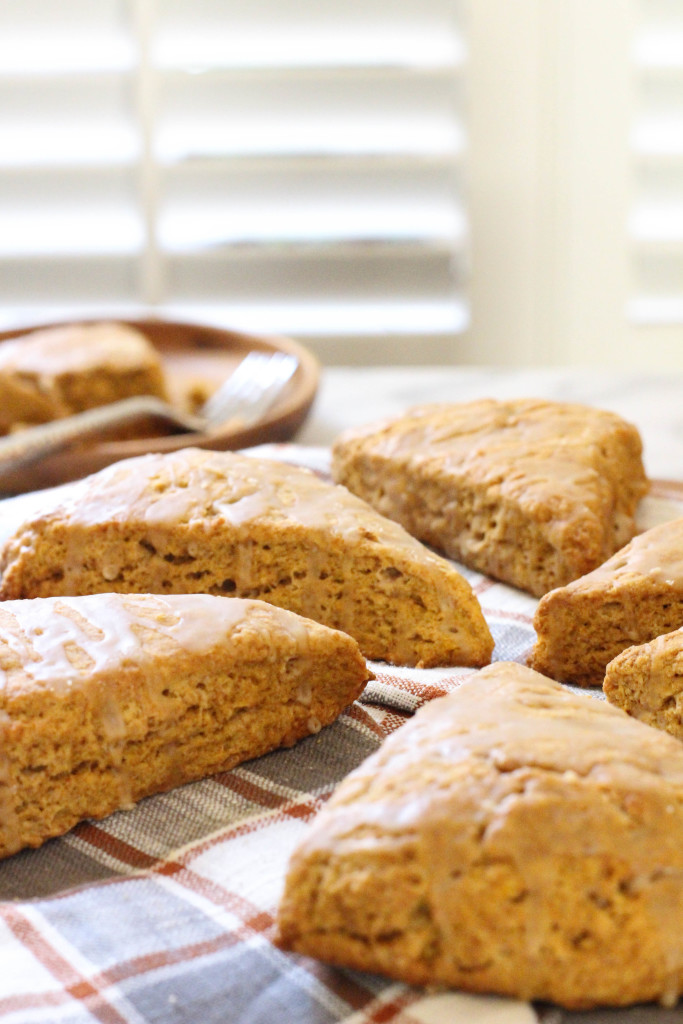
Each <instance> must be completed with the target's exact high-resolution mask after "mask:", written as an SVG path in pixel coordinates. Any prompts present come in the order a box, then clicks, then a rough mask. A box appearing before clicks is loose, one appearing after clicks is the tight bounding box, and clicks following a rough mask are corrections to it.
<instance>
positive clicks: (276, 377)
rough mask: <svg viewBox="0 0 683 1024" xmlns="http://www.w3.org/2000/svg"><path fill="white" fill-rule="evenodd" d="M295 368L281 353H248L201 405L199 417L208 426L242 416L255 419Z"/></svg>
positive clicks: (293, 362)
mask: <svg viewBox="0 0 683 1024" xmlns="http://www.w3.org/2000/svg"><path fill="white" fill-rule="evenodd" d="M297 365H298V360H297V359H296V357H295V356H291V355H288V354H286V353H284V352H275V353H272V354H271V353H263V352H250V353H249V354H248V355H247V356H245V358H244V359H243V360H242V362H241V363H240V364H239V366H238V367H237V369H236V370H235V371H234V372H233V373H232V374H231V376H230V377H229V378H228V379H227V380H226V381H225V382H224V384H223V385H222V386H221V387H220V388H219V389H218V391H216V392H215V393H214V394H213V395H212V396H211V397H210V398H209V399H208V400H207V401H206V403H205V404H204V406H203V407H202V409H201V412H200V415H201V416H203V417H204V418H205V419H206V420H207V421H209V422H210V423H217V422H221V421H223V420H226V419H229V418H233V417H236V416H240V415H241V416H242V418H243V419H244V420H245V422H249V423H250V422H254V421H255V420H257V419H258V418H259V417H260V416H261V415H262V413H263V412H264V411H265V409H266V408H267V407H268V405H269V404H270V403H271V402H272V400H273V399H274V397H275V396H276V394H277V392H278V391H279V390H280V389H281V388H282V387H283V386H284V384H286V382H287V381H288V380H289V378H290V377H291V376H292V374H293V373H294V371H295V370H296V368H297Z"/></svg>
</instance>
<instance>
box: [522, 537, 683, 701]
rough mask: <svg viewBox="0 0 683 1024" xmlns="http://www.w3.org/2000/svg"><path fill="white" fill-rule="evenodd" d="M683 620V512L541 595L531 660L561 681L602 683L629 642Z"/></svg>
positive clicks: (664, 630)
mask: <svg viewBox="0 0 683 1024" xmlns="http://www.w3.org/2000/svg"><path fill="white" fill-rule="evenodd" d="M681 625H683V519H676V520H673V521H671V522H668V523H662V524H661V525H660V526H655V527H653V528H652V529H651V530H647V531H646V532H645V533H641V534H639V535H638V536H637V537H634V539H633V540H632V541H631V542H630V544H627V545H626V547H624V548H623V549H622V550H621V551H618V552H617V553H616V555H614V556H613V557H612V558H610V559H608V560H607V561H606V562H605V563H604V565H601V566H600V567H599V568H597V569H594V570H593V572H591V573H588V574H587V575H586V576H582V577H581V578H580V579H578V580H575V581H574V582H573V583H570V584H568V585H567V586H566V587H559V588H558V589H557V590H553V591H551V593H549V594H546V595H545V597H543V598H542V599H541V601H540V602H539V605H538V608H537V609H536V614H535V617H534V627H535V629H536V636H537V640H536V645H535V647H534V649H533V651H532V653H531V658H530V661H529V664H530V665H531V666H532V668H535V669H537V670H538V671H539V672H544V673H545V674H546V675H548V676H551V677H552V678H553V679H557V680H559V681H560V682H565V683H575V684H576V685H578V686H602V684H603V680H604V678H605V670H606V668H607V665H608V663H609V662H610V661H611V660H612V659H613V658H616V656H617V655H618V654H620V653H621V652H622V651H623V650H625V649H626V648H627V647H631V646H632V645H634V644H643V643H646V642H647V641H648V640H652V639H653V638H654V637H656V636H660V635H661V634H662V633H669V632H671V631H672V630H674V629H677V628H678V627H679V626H681Z"/></svg>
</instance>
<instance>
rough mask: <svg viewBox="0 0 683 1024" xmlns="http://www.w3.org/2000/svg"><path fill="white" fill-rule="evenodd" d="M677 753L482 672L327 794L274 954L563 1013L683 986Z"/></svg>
mask: <svg viewBox="0 0 683 1024" xmlns="http://www.w3.org/2000/svg"><path fill="white" fill-rule="evenodd" d="M681 920H683V746H681V744H680V743H678V742H677V741H676V740H674V739H673V738H672V737H670V736H667V735H665V734H664V733H660V732H657V731H656V730H655V729H650V728H649V727H647V726H645V725H643V724H642V723H640V722H636V721H634V720H633V719H631V718H629V717H628V716H627V715H625V714H623V712H621V711H619V710H617V709H616V708H614V707H611V706H610V705H609V704H607V703H606V702H605V701H601V700H596V699H595V698H593V697H589V696H582V695H580V694H575V693H572V692H571V691H569V690H566V689H564V688H563V687H561V686H560V685H559V684H556V683H554V682H552V681H550V680H548V679H546V678H544V677H543V676H540V675H539V674H537V673H534V672H532V671H531V670H530V669H527V668H524V667H523V666H521V665H517V664H512V663H497V664H496V665H493V666H491V667H489V668H486V669H483V670H482V671H481V672H479V673H476V674H475V675H474V676H473V677H471V678H470V679H469V680H468V681H466V682H465V683H463V685H462V686H461V687H460V689H459V690H457V691H456V692H455V693H453V694H452V695H450V696H447V697H443V698H439V699H436V700H433V701H431V702H430V703H429V704H428V705H426V706H425V707H424V708H422V709H421V710H420V711H418V713H417V714H416V715H415V717H414V718H413V719H412V720H410V721H409V722H408V723H407V724H405V725H404V726H402V727H401V729H399V730H398V731H397V732H395V733H393V734H392V735H391V736H390V737H389V738H388V739H387V740H385V742H384V744H383V745H382V747H381V748H380V749H379V751H378V752H377V753H375V754H373V755H372V756H371V757H370V758H368V759H367V760H366V761H365V762H364V763H363V764H362V765H361V766H360V767H359V768H358V769H356V770H355V771H354V772H352V773H351V775H349V776H347V778H346V779H345V780H344V781H343V782H342V783H341V784H340V785H339V787H338V788H337V790H336V791H335V793H334V795H333V796H332V798H331V799H330V801H329V802H328V804H327V805H326V806H325V807H324V808H323V810H322V811H321V812H320V813H319V815H318V816H317V818H316V819H315V820H314V822H313V824H312V827H311V828H310V830H309V832H308V834H307V836H306V837H305V838H304V840H303V841H302V842H301V844H300V845H299V847H298V849H297V850H296V851H295V853H294V855H293V857H292V859H291V862H290V866H289V870H288V873H287V879H286V884H285V891H284V895H283V898H282V901H281V904H280V908H279V915H278V936H277V938H276V942H277V944H278V945H280V946H281V947H282V948H284V949H287V950H292V951H295V952H297V953H303V954H308V955H309V956H314V957H318V958H320V959H322V960H325V961H329V962H331V963H334V964H339V965H344V966H347V967H353V968H358V969H360V970H363V971H375V972H380V973H383V974H387V975H389V976H391V977H394V978H398V979H401V980H403V981H405V982H408V983H410V984H416V985H446V986H452V987H455V988H461V989H466V990H470V991H473V992H495V993H502V994H504V995H507V996H514V997H517V998H520V999H540V1000H548V1001H551V1002H554V1003H558V1004H560V1005H562V1006H566V1007H571V1008H583V1007H589V1006H594V1005H601V1004H604V1005H627V1004H629V1003H635V1002H640V1001H648V1000H660V1001H661V1002H663V1003H665V1004H667V1005H672V1004H673V1003H674V1002H675V1001H676V999H677V997H678V993H679V992H680V991H681V989H682V988H683V937H682V935H681V927H680V922H681Z"/></svg>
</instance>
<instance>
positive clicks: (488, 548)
mask: <svg viewBox="0 0 683 1024" xmlns="http://www.w3.org/2000/svg"><path fill="white" fill-rule="evenodd" d="M332 455H333V461H332V469H333V475H334V478H335V479H336V480H337V481H338V482H339V483H343V484H345V485H346V486H347V487H348V488H349V490H351V491H353V492H354V494H358V495H359V496H360V497H361V498H364V499H365V500H366V501H367V502H369V503H370V504H371V505H373V506H374V507H375V508H376V509H377V510H378V511H379V512H381V513H382V514H383V515H386V516H389V517H390V518H392V519H395V520H396V521H397V522H399V523H401V524H402V525H403V526H404V527H405V528H406V530H408V532H409V533H411V534H412V535H413V536H415V537H418V538H419V539H420V540H422V541H424V542H425V543H427V544H431V545H432V546H434V547H435V548H437V549H438V550H440V551H443V552H445V553H446V554H447V555H449V556H450V557H451V558H454V559H456V560H458V561H460V562H462V563H463V564H465V565H469V566H471V567H472V568H474V569H477V570H479V571H480V572H483V573H485V574H486V575H488V576H493V577H494V578H495V579H500V580H503V581H504V582H506V583H510V584H512V585H513V586H516V587H520V588H521V589H522V590H526V591H529V592H530V593H531V594H534V595H536V596H540V595H541V594H544V593H546V592H547V591H548V590H551V589H552V588H553V587H557V586H562V585H563V584H565V583H568V582H569V581H570V580H572V579H576V577H577V576H582V575H583V574H584V573H586V572H589V571H590V570H591V569H593V568H595V566H597V565H599V564H600V563H601V562H604V560H605V559H606V558H607V557H608V556H609V555H611V554H613V552H614V551H616V550H617V549H618V548H620V547H621V546H622V545H623V544H625V543H626V542H627V541H628V540H630V539H631V537H632V536H633V533H634V530H635V525H634V516H635V511H636V507H637V505H638V502H639V500H640V498H641V497H642V496H643V495H644V494H645V492H646V491H647V487H648V484H647V480H646V477H645V471H644V468H643V463H642V444H641V439H640V435H639V434H638V431H637V430H636V428H635V427H633V426H632V425H631V424H629V423H626V422H625V421H624V420H623V419H621V417H619V416H617V415H615V414H614V413H611V412H604V411H602V410H599V409H593V408H589V407H587V406H582V405H572V404H566V403H560V402H547V401H542V400H539V399H516V400H509V401H495V400H493V399H486V400H481V401H474V402H467V403H463V404H439V405H428V406H422V407H419V408H416V409H413V410H411V411H410V412H408V413H407V414H406V415H405V416H402V417H399V418H398V419H392V420H385V421H383V422H381V423H375V424H370V425H369V426H366V427H361V428H356V429H352V430H349V431H347V432H345V433H344V434H342V435H341V436H340V437H339V439H338V440H337V441H336V442H335V444H334V446H333V451H332Z"/></svg>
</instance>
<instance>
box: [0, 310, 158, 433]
mask: <svg viewBox="0 0 683 1024" xmlns="http://www.w3.org/2000/svg"><path fill="white" fill-rule="evenodd" d="M133 395H155V396H156V397H158V398H164V399H166V398H167V397H168V395H167V391H166V384H165V380H164V372H163V368H162V364H161V359H160V356H159V354H158V352H157V350H156V349H155V348H154V346H153V345H152V344H151V342H149V341H148V340H147V338H146V337H145V335H144V334H142V333H141V332H140V331H138V330H136V329H135V328H133V327H130V326H128V325H126V324H123V323H115V322H112V323H109V322H103V323H84V324H65V325H63V326H59V327H46V328H44V329H42V330H37V331H31V332H30V333H29V334H23V335H20V336H18V337H16V338H12V339H10V340H9V341H5V342H3V343H2V344H1V345H0V432H3V433H7V432H8V431H10V430H11V429H13V428H16V427H17V426H21V425H29V424H35V423H45V422H48V421H49V420H55V419H61V418H63V417H64V416H70V415H72V414H73V413H77V412H83V411H84V410H85V409H91V408H93V407H94V406H98V405H106V404H107V403H109V402H115V401H116V400H117V399H120V398H129V397H131V396H133Z"/></svg>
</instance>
